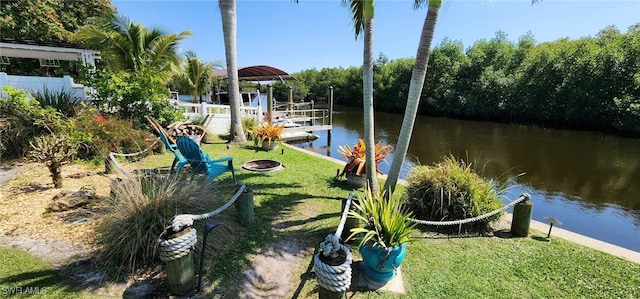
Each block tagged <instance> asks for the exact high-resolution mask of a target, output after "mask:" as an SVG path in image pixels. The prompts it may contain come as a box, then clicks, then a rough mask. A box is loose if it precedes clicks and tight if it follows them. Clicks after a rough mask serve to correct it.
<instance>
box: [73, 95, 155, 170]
mask: <svg viewBox="0 0 640 299" xmlns="http://www.w3.org/2000/svg"><path fill="white" fill-rule="evenodd" d="M69 127H70V128H71V131H72V133H71V135H72V137H73V138H74V140H76V141H78V142H81V143H82V144H84V146H83V147H81V148H80V149H79V151H78V157H79V158H83V159H87V160H91V159H93V158H94V157H101V158H106V157H108V155H109V152H117V153H135V152H139V151H142V150H144V149H146V148H148V147H149V146H150V145H151V144H152V143H153V142H154V141H155V139H156V138H151V135H152V134H151V132H150V131H144V130H137V129H135V128H133V124H132V122H131V121H129V120H124V119H120V118H118V117H116V116H111V115H107V114H103V113H100V112H99V111H98V110H97V109H96V108H93V107H84V108H82V109H78V110H77V115H76V117H74V118H72V119H71V120H70V121H69ZM141 157H144V155H143V156H141Z"/></svg>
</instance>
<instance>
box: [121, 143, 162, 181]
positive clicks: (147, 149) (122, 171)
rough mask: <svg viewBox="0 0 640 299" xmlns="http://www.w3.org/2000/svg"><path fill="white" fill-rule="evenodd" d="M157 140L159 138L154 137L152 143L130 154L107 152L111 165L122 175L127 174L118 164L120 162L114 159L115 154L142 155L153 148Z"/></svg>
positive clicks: (125, 155) (123, 155) (124, 155)
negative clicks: (154, 139)
mask: <svg viewBox="0 0 640 299" xmlns="http://www.w3.org/2000/svg"><path fill="white" fill-rule="evenodd" d="M158 142H159V139H156V141H154V142H153V144H151V145H150V146H149V147H147V148H145V149H143V150H141V151H139V152H135V153H131V154H120V153H115V152H109V160H111V163H112V164H113V166H115V167H116V169H117V170H118V171H119V172H120V173H121V174H124V175H127V173H126V172H125V171H124V169H122V166H120V163H119V162H118V159H116V156H120V157H134V156H137V155H142V154H144V153H146V152H148V151H149V150H150V149H152V148H154V147H155V146H156V144H157V143H158Z"/></svg>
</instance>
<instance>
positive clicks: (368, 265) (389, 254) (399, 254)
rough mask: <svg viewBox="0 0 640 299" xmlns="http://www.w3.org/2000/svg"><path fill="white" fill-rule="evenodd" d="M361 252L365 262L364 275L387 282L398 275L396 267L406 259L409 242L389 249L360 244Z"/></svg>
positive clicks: (373, 279)
mask: <svg viewBox="0 0 640 299" xmlns="http://www.w3.org/2000/svg"><path fill="white" fill-rule="evenodd" d="M359 251H360V254H361V255H362V260H363V262H364V275H365V276H366V277H367V278H368V279H370V280H372V281H378V282H387V281H390V280H391V279H393V278H394V277H395V276H396V269H397V268H398V267H400V264H402V261H404V254H405V253H406V252H407V243H403V244H402V245H400V246H396V247H393V248H392V249H391V250H388V249H387V248H385V247H382V246H371V245H363V246H360V250H359Z"/></svg>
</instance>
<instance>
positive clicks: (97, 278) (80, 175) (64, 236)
mask: <svg viewBox="0 0 640 299" xmlns="http://www.w3.org/2000/svg"><path fill="white" fill-rule="evenodd" d="M88 171H91V172H95V171H96V170H95V169H88V168H87V167H83V166H79V165H66V166H65V167H63V176H64V181H63V184H64V188H62V189H55V188H53V184H52V183H51V178H50V177H49V173H48V171H47V170H46V168H44V167H42V166H41V165H39V164H36V163H27V164H24V165H21V166H20V167H19V168H16V167H13V168H10V169H8V168H4V169H0V205H1V206H2V207H3V208H2V210H0V246H9V247H14V248H19V249H21V250H24V251H27V252H29V253H30V254H32V255H34V256H37V257H39V258H42V259H43V260H46V261H48V262H50V263H52V265H54V266H55V267H57V268H58V269H60V270H61V273H62V275H63V276H65V277H68V278H69V279H71V281H72V282H73V284H74V285H75V286H77V287H78V288H81V289H85V290H88V291H90V292H91V293H92V294H95V295H99V296H107V297H127V298H130V297H134V298H139V297H145V296H147V297H158V298H165V297H169V294H167V293H166V286H165V283H164V282H165V275H166V274H165V273H164V270H163V269H161V267H160V268H154V269H146V270H145V272H144V273H142V272H141V273H136V274H134V275H132V278H130V279H129V280H128V281H126V282H113V281H111V280H109V279H107V278H108V277H107V274H106V273H105V269H104V266H103V265H100V264H98V263H96V259H95V258H94V256H95V254H96V252H98V249H99V248H98V246H97V245H96V242H95V229H96V227H97V226H98V225H99V223H100V221H101V220H100V219H99V217H98V215H99V213H96V211H95V210H93V207H83V208H78V209H74V210H70V211H65V212H47V207H48V206H49V203H51V201H52V198H54V196H55V195H57V194H59V193H60V192H61V191H69V192H73V191H75V190H79V189H80V188H81V187H82V186H85V185H92V186H93V187H95V193H96V194H97V195H99V196H104V197H106V196H108V195H109V192H110V184H111V182H112V180H113V179H115V178H116V175H104V174H101V173H97V174H94V173H92V174H91V175H85V174H86V173H88ZM18 174H19V175H18ZM307 213H308V214H309V215H307ZM316 214H317V213H316V211H305V213H303V214H302V216H301V217H307V216H309V217H311V216H316ZM274 225H275V226H276V227H278V226H283V227H281V229H283V230H287V229H288V227H289V226H291V225H293V223H288V224H287V223H275V224H274ZM308 251H309V249H308V246H306V245H305V241H303V240H295V239H294V240H285V241H280V242H277V243H274V244H272V245H271V246H267V247H265V248H262V249H260V251H259V252H256V253H255V254H253V255H252V256H251V257H250V261H251V264H250V266H249V267H248V269H247V270H246V271H244V272H243V274H242V276H241V277H239V280H238V284H237V288H238V289H240V294H239V295H238V296H239V297H240V298H283V297H285V296H286V295H287V294H289V293H291V292H292V291H293V289H294V287H295V286H294V285H293V282H292V281H295V279H293V278H294V277H293V276H294V275H295V274H296V271H298V270H299V269H300V266H301V265H300V263H301V261H302V260H303V259H304V257H308V256H310V255H312V253H310V252H308ZM205 278H206V277H205ZM203 283H204V286H207V285H208V283H207V282H206V281H204V282H203ZM221 287H224V286H215V287H214V288H217V289H220V288H221ZM206 289H207V288H206V287H205V290H206ZM223 293H224V291H223Z"/></svg>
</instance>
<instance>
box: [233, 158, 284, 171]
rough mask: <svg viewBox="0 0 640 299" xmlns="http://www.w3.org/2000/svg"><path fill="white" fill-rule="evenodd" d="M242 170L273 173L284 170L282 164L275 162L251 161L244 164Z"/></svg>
mask: <svg viewBox="0 0 640 299" xmlns="http://www.w3.org/2000/svg"><path fill="white" fill-rule="evenodd" d="M242 168H244V169H246V170H250V171H260V172H271V171H278V170H280V169H282V168H283V166H282V163H280V162H278V161H275V160H251V161H247V162H245V163H244V164H242Z"/></svg>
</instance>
